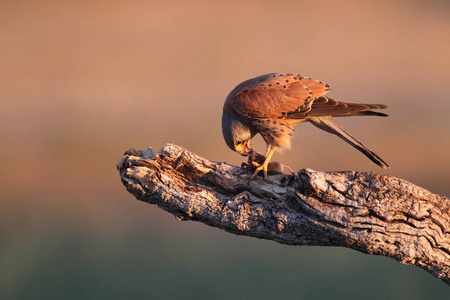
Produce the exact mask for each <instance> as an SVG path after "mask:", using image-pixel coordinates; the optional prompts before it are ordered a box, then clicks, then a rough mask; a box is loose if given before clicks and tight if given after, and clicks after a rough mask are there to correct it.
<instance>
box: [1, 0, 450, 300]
mask: <svg viewBox="0 0 450 300" xmlns="http://www.w3.org/2000/svg"><path fill="white" fill-rule="evenodd" d="M449 53H450V5H449V2H447V1H444V0H442V1H439V0H435V1H426V2H425V1H418V0H417V1H286V0H280V1H226V2H225V1H2V2H1V4H0V140H1V144H0V145H1V146H0V151H1V152H0V154H1V155H0V163H1V166H2V167H1V170H2V171H1V172H0V185H1V194H0V197H1V198H0V209H1V218H0V226H1V227H0V234H1V236H0V243H1V244H0V276H1V278H0V279H1V280H0V293H3V294H4V297H7V298H9V299H40V298H42V299H49V298H48V297H50V298H52V297H55V298H59V299H61V297H62V295H64V296H66V297H67V298H66V299H90V298H92V299H93V298H97V299H99V297H100V298H102V297H108V298H111V299H113V298H114V297H118V298H120V297H123V296H131V297H135V298H136V297H143V298H148V297H163V298H171V297H173V298H177V297H180V296H181V295H183V296H187V297H188V298H189V297H196V298H198V299H200V298H202V297H205V299H218V298H223V299H227V298H230V297H231V296H232V295H234V294H233V293H232V292H231V291H232V290H235V291H240V293H241V295H256V296H257V297H259V298H260V299H265V297H272V296H274V295H275V294H273V295H272V294H271V292H273V291H275V292H276V295H281V297H282V298H283V295H284V296H285V297H284V298H285V299H288V298H289V297H291V296H292V295H297V296H299V295H301V294H302V293H304V294H305V295H323V296H324V297H325V296H326V295H334V297H336V298H340V297H342V298H343V299H348V298H349V297H350V298H351V297H352V295H351V294H350V295H349V294H348V293H347V292H348V289H351V287H352V286H353V285H352V282H351V281H350V282H349V281H348V279H350V278H351V280H356V282H354V283H353V284H355V285H357V286H359V287H362V288H363V289H364V290H365V291H367V289H368V287H369V286H370V287H372V286H374V287H377V289H375V290H376V291H378V289H381V290H382V291H383V293H382V294H376V293H370V295H368V296H367V297H368V298H367V299H369V298H370V297H372V295H373V296H374V297H377V296H380V295H381V296H383V297H384V298H385V299H388V298H389V297H392V299H394V298H395V299H399V295H403V296H404V295H408V297H409V299H427V298H428V296H430V292H431V291H432V292H433V293H437V294H436V295H439V296H442V295H445V293H447V295H449V290H448V288H447V287H446V286H445V285H444V284H443V283H441V282H440V281H439V280H437V279H434V278H433V277H431V275H428V274H427V273H425V272H424V271H422V270H419V269H416V268H413V267H405V266H402V265H400V264H398V263H396V262H394V261H391V260H389V259H384V258H376V257H369V256H365V255H361V254H359V253H357V252H355V251H351V250H344V249H332V248H330V249H322V248H307V247H288V246H281V245H276V244H274V243H273V242H267V241H260V240H254V239H250V238H243V237H235V236H231V235H229V234H226V233H223V232H221V231H219V230H217V229H212V228H207V227H206V226H203V225H202V224H197V223H193V222H177V221H176V220H175V219H174V218H173V217H172V216H171V215H169V214H167V213H165V212H163V211H161V210H160V209H158V208H157V207H155V206H150V205H147V204H145V203H141V202H138V201H136V200H135V199H134V198H133V197H132V196H131V195H130V194H128V193H127V192H126V191H125V188H124V187H123V185H122V183H121V182H120V179H119V175H118V172H117V171H116V169H115V163H116V161H117V159H118V158H119V157H120V156H121V155H122V153H123V152H124V151H125V150H127V149H129V148H132V147H133V148H136V149H143V148H146V147H148V146H150V147H153V148H154V149H159V148H160V147H162V146H163V145H164V144H166V143H168V142H171V143H176V144H178V145H181V146H183V147H185V148H187V149H189V150H191V151H194V152H196V153H198V154H199V155H202V156H204V157H206V158H208V159H210V160H215V161H227V162H229V163H233V164H240V162H241V161H242V160H243V159H242V158H241V157H240V156H239V155H238V154H236V153H234V152H232V151H231V150H229V149H228V148H227V147H226V145H225V143H224V141H223V138H222V133H221V128H220V118H221V110H222V105H223V101H224V99H225V97H226V95H227V94H228V92H229V91H231V89H232V88H233V87H234V86H235V85H237V84H238V83H240V82H241V81H243V80H246V79H248V78H251V77H254V76H258V75H261V74H265V73H270V72H298V73H301V74H302V75H304V76H310V77H313V78H315V79H319V80H322V81H324V82H327V83H328V84H330V85H331V87H332V89H333V91H332V93H331V94H330V95H332V96H333V97H334V98H336V99H340V100H345V101H355V102H367V103H384V104H388V105H389V106H390V108H389V110H388V111H387V113H388V114H389V115H390V117H389V118H349V119H345V120H341V121H342V124H344V125H345V126H346V128H347V129H348V130H349V131H350V132H352V133H353V134H354V135H355V136H356V137H358V138H360V139H361V140H362V141H363V142H364V143H365V144H366V145H368V146H369V147H370V148H371V149H372V150H374V151H375V152H376V153H378V154H379V155H380V156H381V157H383V159H385V160H386V161H387V162H388V163H389V164H390V165H391V167H392V168H391V169H390V170H387V171H385V170H382V169H379V168H378V167H377V166H375V165H374V164H373V163H372V162H371V161H369V160H368V159H367V158H365V157H364V156H363V155H362V154H360V153H359V152H357V151H356V150H354V149H353V148H351V147H350V146H348V145H347V144H346V143H345V142H343V141H341V140H339V139H338V138H337V137H334V136H332V135H329V134H326V133H323V132H320V131H319V130H317V129H316V128H314V127H312V126H310V125H309V124H305V125H301V126H299V127H297V130H296V136H295V138H294V140H293V143H292V150H290V151H285V152H284V154H276V155H275V158H274V159H275V160H279V161H282V162H284V163H285V164H287V165H289V166H290V167H291V168H293V169H295V170H298V169H301V168H312V169H317V170H361V171H377V172H382V173H389V174H392V175H395V176H398V177H401V178H404V179H406V180H408V181H411V182H413V183H415V184H417V185H419V186H422V187H425V188H427V189H430V190H431V191H432V192H435V193H439V194H443V195H447V196H448V195H449V194H450V187H449V185H448V174H449V168H450V158H449V153H450V142H449V136H450V126H449V124H448V122H449V117H448V113H449V110H450V101H449V92H448V89H449V83H450V71H449V68H450V59H449ZM258 140H259V141H258V142H257V143H256V145H257V147H259V150H260V151H262V150H263V149H264V144H263V142H262V141H261V139H260V138H258ZM332 154H333V155H332ZM148 241H151V242H148ZM199 245H200V246H199ZM217 245H221V246H220V247H219V246H217ZM155 249H159V250H158V251H159V252H158V251H156V250H155ZM224 249H225V250H224ZM265 249H269V250H265ZM152 251H153V252H152ZM171 251H174V252H171ZM220 251H223V252H220ZM261 251H262V252H261ZM264 251H269V252H264ZM249 252H251V253H249ZM167 253H171V254H167ZM214 253H216V254H214ZM230 253H233V256H231V257H230V256H229V255H230ZM261 253H265V254H261ZM317 253H320V255H318V254H317ZM254 255H256V257H258V255H260V256H261V257H260V259H256V260H255V256H254ZM205 257H207V258H208V259H209V260H208V261H206V262H205V260H204V258H205ZM243 257H244V258H245V259H244V258H243ZM280 257H284V261H283V262H281V261H280ZM286 257H287V258H286ZM300 257H301V258H302V259H303V260H301V261H297V260H296V259H300ZM129 259H131V260H132V263H129V261H128V260H129ZM241 260H242V261H241ZM292 260H294V261H292ZM236 261H239V264H238V265H239V266H238V265H237V266H236V268H235V269H233V268H231V270H228V273H226V272H225V271H220V272H219V271H217V270H218V269H221V268H222V267H223V266H224V265H230V264H231V265H234V264H236ZM336 261H339V262H338V263H337V262H336ZM246 262H248V263H249V264H248V265H245V263H246ZM155 263H158V264H160V265H158V268H156V267H155V265H154V264H155ZM307 263H309V265H308V266H309V269H307V268H304V266H305V264H307ZM242 264H244V266H247V269H245V270H244V271H243V270H241V269H239V268H240V266H241V267H242ZM334 264H337V265H334ZM380 264H381V265H382V266H383V267H379V266H380ZM356 265H357V266H364V267H355V266H356ZM119 266H120V267H119ZM290 266H295V267H290ZM244 268H245V267H244ZM355 268H356V269H355ZM277 269H278V270H281V271H280V272H281V274H283V275H284V276H286V278H283V279H280V277H282V276H281V274H278V276H274V278H275V277H276V278H278V280H279V282H278V281H276V280H275V279H274V278H272V277H269V278H268V277H262V278H260V277H258V276H261V274H266V275H267V274H269V273H270V272H274V270H277ZM303 269H307V271H302V270H303ZM221 270H222V269H221ZM349 270H351V271H349ZM164 272H165V273H164ZM216 272H218V273H216ZM243 272H244V273H245V274H246V276H247V277H246V278H247V279H248V281H245V282H246V283H245V284H242V283H241V280H240V278H242V276H243V275H242V274H243ZM330 272H332V273H331V274H332V275H330ZM345 272H347V273H345ZM396 272H399V273H396ZM111 274H114V275H111ZM161 274H165V275H164V276H165V277H164V276H163V277H161V276H162V275H161ZM180 274H188V275H186V276H184V275H180ZM205 274H206V275H205ZM219 274H221V275H220V276H222V277H220V276H219ZM224 274H226V275H224ZM313 274H316V275H313ZM324 274H328V275H324ZM389 274H400V275H395V276H397V277H395V276H394V275H391V276H392V277H389ZM411 274H412V275H411ZM177 276H181V277H177ZM346 276H349V277H348V278H347V277H346ZM386 276H388V277H386ZM408 276H410V277H408ZM166 278H167V280H166ZM173 278H177V280H176V281H175V282H177V284H176V286H182V287H183V288H182V290H183V293H182V294H177V292H175V291H176V290H177V288H173V286H172V285H171V284H174V282H172V283H171V280H172V279H173ZM216 278H218V279H217V280H216ZM224 278H225V279H224ZM252 278H259V279H255V280H254V281H252ZM287 278H288V279H289V280H293V281H292V282H291V281H289V280H288V279H287ZM311 278H313V279H311ZM356 278H357V279H356ZM386 278H388V279H386ZM395 278H401V279H399V280H396V279H395ZM346 279H347V281H346ZM158 280H159V281H158ZM189 280H190V281H189ZM308 280H309V281H308ZM339 280H341V281H339ZM124 282H129V283H130V284H124ZM181 282H182V283H181ZM186 282H187V283H186ZM273 282H278V283H277V288H278V289H275V290H273V289H271V288H268V286H269V284H268V283H273ZM286 282H288V283H286ZM302 282H303V285H301V283H302ZM305 282H306V283H307V284H306V285H305V284H304V283H305ZM164 284H166V285H167V288H166V289H163V290H160V289H161V287H162V286H164V287H165V285H164ZM227 284H229V285H227ZM283 284H284V285H283ZM300 286H301V289H300ZM340 287H345V288H342V290H341V289H340ZM80 291H81V292H80ZM405 291H408V292H405ZM258 292H259V293H260V294H258ZM275 292H273V293H275ZM133 293H134V294H133ZM180 293H181V292H180ZM246 293H249V294H246ZM255 293H256V294H255ZM283 293H287V294H283ZM317 293H319V294H317ZM327 293H328V294H327ZM402 293H406V294H402ZM436 295H435V296H436ZM299 297H300V296H299ZM356 297H357V294H355V299H356ZM2 298H3V297H2ZM310 298H311V297H310ZM400 298H403V297H400ZM5 299H6V298H5ZM122 299H123V298H122ZM298 299H299V298H298ZM370 299H372V298H370ZM374 299H376V298H374ZM428 299H431V298H428Z"/></svg>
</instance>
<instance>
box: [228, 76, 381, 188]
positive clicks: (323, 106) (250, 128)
mask: <svg viewBox="0 0 450 300" xmlns="http://www.w3.org/2000/svg"><path fill="white" fill-rule="evenodd" d="M329 91H330V86H329V85H328V84H325V83H323V82H321V81H317V80H314V79H312V78H308V77H303V76H301V75H300V74H284V73H271V74H266V75H261V76H259V77H255V78H252V79H249V80H247V81H244V82H242V83H241V84H239V85H238V86H236V87H235V88H234V89H233V90H232V91H231V93H230V94H229V95H228V97H227V99H226V100H225V104H224V106H223V115H222V133H223V136H224V138H225V142H226V143H227V145H228V147H230V149H231V150H233V151H236V152H238V153H239V154H241V155H244V156H247V155H248V154H250V153H251V152H252V149H251V147H250V140H251V139H252V138H253V137H254V136H255V135H256V134H258V133H259V134H261V136H262V137H263V139H264V141H265V142H266V144H267V148H266V153H265V156H264V157H265V159H264V162H263V163H262V164H259V166H258V167H257V168H256V171H255V172H254V173H253V175H252V176H251V177H250V179H254V178H255V177H256V176H257V175H258V173H259V172H260V171H261V170H262V171H263V172H264V179H267V166H268V164H269V162H270V159H271V157H272V155H273V153H274V152H275V150H281V149H286V148H288V149H289V148H290V147H291V138H292V135H293V133H294V126H295V125H297V124H300V123H302V122H306V121H307V122H310V123H312V124H313V125H315V126H316V127H318V128H320V129H322V130H325V131H327V132H329V133H333V134H336V135H337V136H339V137H340V138H342V139H343V140H344V141H346V142H347V143H349V144H350V145H352V146H353V147H355V148H356V149H358V150H359V151H361V152H362V153H363V154H364V155H366V156H367V157H368V158H369V159H370V160H372V161H373V162H374V163H376V164H377V165H378V166H380V167H382V168H385V169H386V168H389V166H388V164H387V163H386V162H385V161H384V160H383V159H381V157H379V156H378V155H377V154H375V153H374V152H372V151H371V150H369V148H367V147H366V146H364V145H363V144H362V143H361V142H360V141H358V140H357V139H356V138H354V137H353V136H352V135H351V134H350V133H349V132H348V131H347V130H345V128H344V127H342V126H341V125H340V124H339V123H337V122H336V121H335V120H334V119H333V117H347V116H382V117H386V116H387V115H386V114H384V113H380V112H375V111H372V110H373V109H385V108H388V106H387V105H384V104H363V103H350V102H343V101H337V100H334V99H332V98H329V97H325V96H324V95H325V94H326V93H327V92H329Z"/></svg>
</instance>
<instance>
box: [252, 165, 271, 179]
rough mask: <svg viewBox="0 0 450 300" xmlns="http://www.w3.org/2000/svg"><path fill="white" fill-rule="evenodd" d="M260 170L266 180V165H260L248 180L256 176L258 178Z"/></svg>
mask: <svg viewBox="0 0 450 300" xmlns="http://www.w3.org/2000/svg"><path fill="white" fill-rule="evenodd" d="M261 170H262V171H263V172H264V180H267V164H266V163H263V164H262V165H260V166H259V167H257V168H256V170H255V172H254V173H253V175H252V176H251V177H250V180H253V179H255V178H256V176H258V173H259V171H261Z"/></svg>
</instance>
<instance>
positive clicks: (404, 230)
mask: <svg viewBox="0 0 450 300" xmlns="http://www.w3.org/2000/svg"><path fill="white" fill-rule="evenodd" d="M117 167H118V170H119V171H120V176H121V179H122V182H123V183H124V185H125V186H126V188H127V190H128V191H129V192H130V193H131V194H133V195H134V196H135V197H136V198H137V199H139V200H141V201H145V202H148V203H152V204H156V205H158V206H159V207H160V208H162V209H164V210H166V211H168V212H170V213H172V214H174V215H175V216H176V217H177V219H178V220H196V221H201V222H203V223H205V224H207V225H210V226H214V227H218V228H221V229H224V230H226V231H228V232H231V233H234V234H239V235H248V236H253V237H257V238H263V239H269V240H274V241H277V242H279V243H283V244H289V245H319V246H341V247H348V248H352V249H355V250H358V251H361V252H363V253H368V254H376V255H384V256H388V257H391V258H393V259H395V260H397V261H399V262H401V263H403V264H408V265H416V266H419V267H421V268H423V269H425V270H427V271H428V272H430V273H431V274H433V275H434V276H436V277H438V278H441V279H442V280H443V281H444V282H446V283H447V284H449V285H450V201H449V199H448V198H446V197H443V196H439V195H436V194H433V193H431V192H429V191H427V190H425V189H423V188H421V187H418V186H415V185H413V184H411V183H409V182H407V181H405V180H402V179H399V178H396V177H393V176H389V175H380V174H376V173H364V172H354V171H349V172H321V171H313V170H309V169H304V170H300V171H299V172H298V174H297V175H296V176H292V175H284V174H277V175H272V176H269V180H268V181H265V180H263V179H262V178H257V179H255V180H253V181H250V180H249V177H250V175H251V174H252V173H251V172H250V171H249V170H246V169H242V168H239V167H236V166H231V165H228V164H226V163H217V162H211V161H208V160H206V159H204V158H201V157H199V156H198V155H196V154H194V153H192V152H189V151H187V150H185V149H183V148H181V147H179V146H176V145H172V144H168V145H166V146H165V147H163V148H162V149H161V150H160V151H158V152H153V151H152V150H151V149H150V148H148V149H146V150H142V151H137V150H134V149H131V150H128V151H127V152H126V153H125V155H124V156H123V157H122V158H121V159H119V161H118V163H117Z"/></svg>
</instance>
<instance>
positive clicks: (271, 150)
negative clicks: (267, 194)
mask: <svg viewBox="0 0 450 300" xmlns="http://www.w3.org/2000/svg"><path fill="white" fill-rule="evenodd" d="M275 150H276V147H272V146H271V145H270V144H267V151H266V159H265V160H264V162H263V163H262V164H261V165H259V167H257V168H256V170H255V172H254V173H253V175H252V176H251V177H250V180H253V179H255V178H256V176H258V173H259V171H261V170H263V172H264V179H265V180H267V166H268V165H269V161H270V159H271V158H272V155H273V154H274V153H275Z"/></svg>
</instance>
